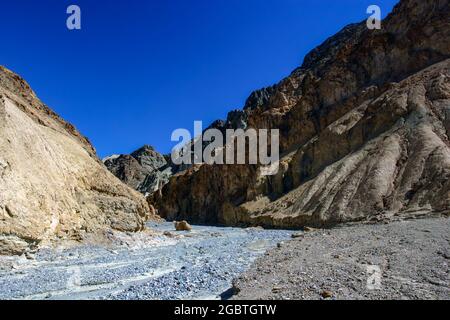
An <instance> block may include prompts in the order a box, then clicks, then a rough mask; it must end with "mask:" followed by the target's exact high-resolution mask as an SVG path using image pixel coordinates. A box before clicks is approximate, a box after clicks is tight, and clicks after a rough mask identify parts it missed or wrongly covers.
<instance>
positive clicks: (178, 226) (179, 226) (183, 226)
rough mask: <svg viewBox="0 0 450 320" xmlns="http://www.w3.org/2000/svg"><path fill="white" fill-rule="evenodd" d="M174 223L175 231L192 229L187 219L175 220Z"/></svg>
mask: <svg viewBox="0 0 450 320" xmlns="http://www.w3.org/2000/svg"><path fill="white" fill-rule="evenodd" d="M174 225H175V230H177V231H192V227H191V225H190V224H189V223H187V221H175V222H174Z"/></svg>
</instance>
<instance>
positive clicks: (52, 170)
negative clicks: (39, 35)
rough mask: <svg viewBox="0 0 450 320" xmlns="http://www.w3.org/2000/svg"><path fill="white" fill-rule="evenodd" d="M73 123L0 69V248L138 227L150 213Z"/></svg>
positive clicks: (17, 249) (11, 250)
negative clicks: (112, 172) (62, 117)
mask: <svg viewBox="0 0 450 320" xmlns="http://www.w3.org/2000/svg"><path fill="white" fill-rule="evenodd" d="M153 214H154V213H153V211H152V209H151V208H150V207H149V205H148V204H147V202H146V201H145V199H144V197H143V196H142V195H141V194H139V193H138V192H136V191H134V190H132V189H131V188H129V187H127V186H126V185H124V184H123V183H122V182H121V181H120V180H118V179H117V178H116V177H114V176H113V175H112V174H111V173H110V172H109V171H108V170H107V169H106V168H105V167H104V165H103V164H102V163H101V161H99V160H98V158H97V156H96V154H95V150H94V148H93V147H92V146H91V144H90V143H89V141H88V140H87V139H86V138H85V137H83V136H82V135H81V134H80V133H79V132H78V131H77V130H76V129H75V128H74V127H73V126H72V125H71V124H69V123H67V122H65V121H64V120H62V119H61V118H60V117H59V116H58V115H56V114H55V113H54V112H53V111H52V110H50V109H49V108H48V107H47V106H46V105H44V104H43V103H42V102H41V101H40V100H39V99H38V98H37V97H36V95H35V94H34V92H33V91H32V90H31V88H30V87H29V85H28V84H27V83H26V82H25V81H24V80H23V79H22V78H20V77H19V76H18V75H16V74H14V73H12V72H11V71H9V70H7V69H6V68H3V67H0V254H20V253H21V252H23V251H25V250H27V249H28V248H30V247H33V246H36V245H38V244H40V243H44V242H48V241H54V240H60V239H66V240H76V241H79V240H83V239H84V238H85V237H91V238H93V239H94V238H96V237H97V238H98V239H100V238H102V237H103V236H104V234H105V232H107V231H108V230H111V229H114V230H120V231H139V230H141V229H142V228H143V227H144V222H145V221H146V220H147V219H148V218H150V217H152V216H154V215H153Z"/></svg>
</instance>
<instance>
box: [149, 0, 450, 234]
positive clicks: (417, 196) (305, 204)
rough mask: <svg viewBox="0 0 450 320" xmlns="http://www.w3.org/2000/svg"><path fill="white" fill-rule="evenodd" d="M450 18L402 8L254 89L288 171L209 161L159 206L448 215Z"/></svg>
mask: <svg viewBox="0 0 450 320" xmlns="http://www.w3.org/2000/svg"><path fill="white" fill-rule="evenodd" d="M449 12H450V8H449V2H448V1H434V0H402V1H400V3H399V4H398V5H397V6H396V7H395V9H394V11H393V12H392V13H391V14H390V15H389V16H388V17H387V18H386V19H385V20H384V21H383V24H382V25H383V28H382V29H381V30H377V31H373V30H368V29H367V27H366V22H365V21H364V22H362V23H358V24H352V25H349V26H347V27H346V28H344V29H343V30H342V31H340V32H339V33H338V34H336V35H335V36H333V37H331V38H330V39H328V40H327V41H325V42H324V43H323V44H322V45H320V46H319V47H318V48H316V49H314V50H312V51H311V52H310V53H309V54H308V55H307V56H306V58H305V60H304V62H303V64H302V66H301V67H299V68H298V69H296V70H294V72H292V73H291V75H290V76H289V77H287V78H285V79H283V80H282V81H280V82H279V83H278V84H276V85H275V86H272V87H270V88H267V89H263V90H260V91H256V92H255V93H253V94H252V95H251V96H250V97H249V99H248V100H247V103H246V105H245V108H244V110H243V112H244V113H245V123H246V126H247V127H251V128H255V129H268V128H278V129H281V130H280V149H281V150H280V152H281V153H280V154H283V158H282V159H280V170H279V172H278V174H277V175H275V176H264V175H262V174H261V170H260V168H258V166H251V165H223V166H222V165H199V166H195V167H191V168H189V169H188V170H185V171H183V172H181V173H179V174H177V175H176V176H174V177H172V178H171V179H170V181H169V183H168V184H167V185H166V186H165V187H164V189H163V190H162V192H161V193H156V194H154V195H152V196H151V197H150V198H149V202H150V203H151V204H154V205H155V207H156V208H157V209H158V212H159V213H160V215H161V216H162V217H164V218H168V219H171V220H181V219H187V220H189V221H192V222H195V223H202V224H224V225H228V226H242V225H264V226H268V227H276V228H300V227H303V226H310V227H315V228H323V227H329V226H334V225H336V224H338V223H346V222H354V221H362V220H370V219H371V218H372V217H377V218H376V219H377V220H382V221H389V217H390V216H392V215H398V216H399V217H401V216H406V215H408V212H418V211H422V212H425V214H426V215H429V214H430V213H431V212H433V211H434V212H448V211H449V210H450V183H449V181H450V179H449V177H450V147H449V144H448V141H449V135H450V116H449V115H450V112H449V111H448V105H449V103H450V76H449V74H450V60H449V57H450V44H449V42H450V26H449V24H450V22H449V21H450V19H449ZM232 118H233V119H234V117H232ZM241 118H242V115H241ZM237 123H241V121H237ZM219 125H221V126H222V127H223V126H226V124H225V123H224V122H221V123H219Z"/></svg>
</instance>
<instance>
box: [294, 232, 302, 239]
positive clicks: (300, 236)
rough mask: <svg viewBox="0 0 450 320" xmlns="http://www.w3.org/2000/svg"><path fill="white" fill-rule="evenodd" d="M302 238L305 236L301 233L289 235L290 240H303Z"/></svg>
mask: <svg viewBox="0 0 450 320" xmlns="http://www.w3.org/2000/svg"><path fill="white" fill-rule="evenodd" d="M304 237H305V235H304V234H303V233H293V234H292V235H291V238H292V239H301V238H304Z"/></svg>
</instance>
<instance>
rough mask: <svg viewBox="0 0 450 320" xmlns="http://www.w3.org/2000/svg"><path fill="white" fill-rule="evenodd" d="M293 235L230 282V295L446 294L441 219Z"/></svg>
mask: <svg viewBox="0 0 450 320" xmlns="http://www.w3.org/2000/svg"><path fill="white" fill-rule="evenodd" d="M299 236H300V238H298V239H295V240H293V241H289V242H286V243H282V244H281V246H279V248H277V249H273V250H271V251H269V252H268V253H266V255H265V256H264V257H261V258H259V259H258V260H257V261H256V262H255V264H254V265H253V266H252V267H251V269H250V271H248V272H246V273H244V274H243V275H242V276H241V277H239V278H238V279H236V280H235V288H236V290H237V291H239V293H238V294H237V295H236V296H234V299H324V298H328V299H450V275H449V268H448V265H449V259H450V219H448V218H436V219H424V220H414V221H413V220H411V221H402V222H394V223H391V224H382V225H352V226H344V227H340V228H337V229H332V230H316V231H313V232H310V233H306V234H305V235H304V236H301V235H299ZM370 275H372V276H370ZM378 275H380V278H379V279H378Z"/></svg>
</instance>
